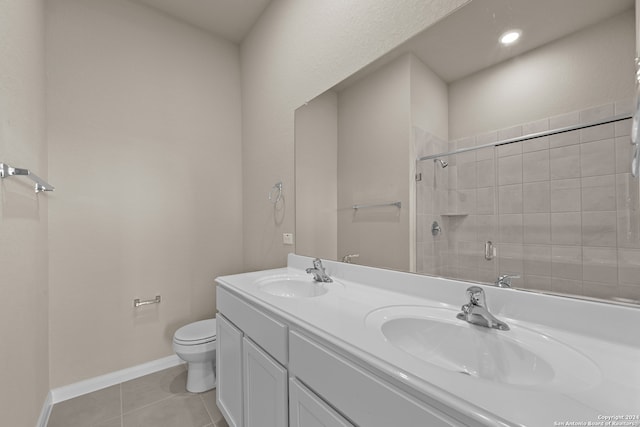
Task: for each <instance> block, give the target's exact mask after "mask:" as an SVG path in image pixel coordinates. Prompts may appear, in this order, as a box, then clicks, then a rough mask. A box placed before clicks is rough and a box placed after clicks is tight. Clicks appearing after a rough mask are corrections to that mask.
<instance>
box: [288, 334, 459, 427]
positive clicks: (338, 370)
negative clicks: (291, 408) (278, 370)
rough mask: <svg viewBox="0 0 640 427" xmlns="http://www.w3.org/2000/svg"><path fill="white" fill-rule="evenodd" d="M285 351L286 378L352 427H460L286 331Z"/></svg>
mask: <svg viewBox="0 0 640 427" xmlns="http://www.w3.org/2000/svg"><path fill="white" fill-rule="evenodd" d="M289 351H290V354H289V356H290V363H289V373H290V375H294V376H295V377H296V378H299V379H300V380H301V381H302V382H303V383H304V384H305V385H307V386H308V387H309V388H310V389H311V390H313V391H314V392H315V393H317V394H318V395H320V396H321V397H322V398H323V399H324V400H325V401H327V402H328V403H329V404H330V405H331V406H333V407H334V408H335V409H337V410H338V411H340V412H341V413H342V414H344V415H345V416H346V417H347V418H349V419H350V420H351V421H353V422H354V423H355V424H356V425H361V426H367V427H378V426H379V427H388V426H418V425H420V426H430V427H432V426H433V427H436V426H459V425H462V424H461V423H458V422H456V421H455V420H454V419H452V418H450V417H449V416H447V415H445V414H443V413H441V412H439V411H438V410H436V409H434V408H430V407H428V406H427V405H426V404H425V403H423V402H419V401H417V400H416V399H415V398H413V397H412V396H409V395H408V394H406V393H404V392H402V391H401V390H398V389H396V388H394V387H392V386H391V385H389V384H387V383H385V382H383V381H382V380H381V379H378V378H376V377H375V376H374V375H372V374H370V373H369V372H366V371H365V370H363V369H362V368H360V367H359V366H356V365H355V364H353V363H352V362H350V361H348V360H346V359H345V358H343V357H341V356H339V355H337V354H335V353H333V352H332V351H331V350H328V349H326V348H324V347H323V346H321V345H319V344H317V343H315V342H313V341H311V340H310V339H309V338H307V337H305V336H303V335H301V334H298V333H296V332H290V334H289Z"/></svg>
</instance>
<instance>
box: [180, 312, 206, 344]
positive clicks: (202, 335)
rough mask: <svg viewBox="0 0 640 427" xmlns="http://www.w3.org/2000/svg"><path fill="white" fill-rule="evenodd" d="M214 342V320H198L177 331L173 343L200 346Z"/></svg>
mask: <svg viewBox="0 0 640 427" xmlns="http://www.w3.org/2000/svg"><path fill="white" fill-rule="evenodd" d="M215 340H216V319H215V318H214V319H206V320H200V321H198V322H194V323H190V324H188V325H185V326H183V327H181V328H180V329H178V330H177V331H176V333H175V334H174V336H173V342H175V343H176V344H180V345H200V344H206V343H209V342H212V341H215Z"/></svg>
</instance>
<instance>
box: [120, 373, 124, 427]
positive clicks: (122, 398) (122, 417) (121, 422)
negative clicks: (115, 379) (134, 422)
mask: <svg viewBox="0 0 640 427" xmlns="http://www.w3.org/2000/svg"><path fill="white" fill-rule="evenodd" d="M123 394H124V393H123V392H122V383H120V427H124V409H123V408H124V402H123V401H124V396H123Z"/></svg>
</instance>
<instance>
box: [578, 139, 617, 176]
mask: <svg viewBox="0 0 640 427" xmlns="http://www.w3.org/2000/svg"><path fill="white" fill-rule="evenodd" d="M580 170H581V174H582V176H595V175H609V174H614V173H615V172H616V159H615V148H614V140H613V139H606V140H602V141H596V142H588V143H585V144H581V146H580Z"/></svg>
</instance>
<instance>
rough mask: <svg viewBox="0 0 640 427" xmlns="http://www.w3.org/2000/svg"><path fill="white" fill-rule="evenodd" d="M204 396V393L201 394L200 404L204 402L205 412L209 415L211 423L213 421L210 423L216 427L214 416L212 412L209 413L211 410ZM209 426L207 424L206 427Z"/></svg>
mask: <svg viewBox="0 0 640 427" xmlns="http://www.w3.org/2000/svg"><path fill="white" fill-rule="evenodd" d="M203 395H204V393H199V394H198V397H199V398H200V402H202V404H203V405H204V410H205V411H206V413H207V415H209V421H211V423H209V424H214V425H215V423H214V422H213V415H211V412H210V411H209V408H208V407H207V404H206V403H205V401H204V397H202V396H203ZM209 424H207V425H206V426H208V425H209ZM206 426H205V427H206Z"/></svg>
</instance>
